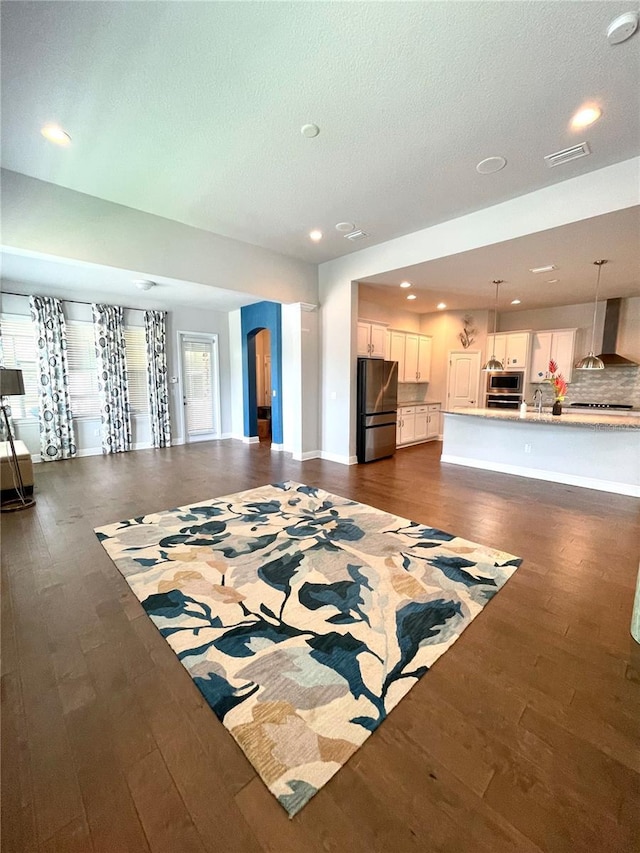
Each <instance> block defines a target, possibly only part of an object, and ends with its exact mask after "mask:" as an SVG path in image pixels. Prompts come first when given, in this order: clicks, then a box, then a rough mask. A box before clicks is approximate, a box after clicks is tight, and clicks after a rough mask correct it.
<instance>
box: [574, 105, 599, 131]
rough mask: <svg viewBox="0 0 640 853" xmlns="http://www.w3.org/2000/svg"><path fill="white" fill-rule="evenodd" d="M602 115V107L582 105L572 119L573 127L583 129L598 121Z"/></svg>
mask: <svg viewBox="0 0 640 853" xmlns="http://www.w3.org/2000/svg"><path fill="white" fill-rule="evenodd" d="M601 115H602V110H601V109H600V107H596V106H590V107H582V109H579V110H578V112H577V113H576V114H575V115H574V116H573V118H572V119H571V127H572V128H573V130H582V128H583V127H589V125H590V124H593V123H594V122H595V121H598V119H599V118H600V116H601Z"/></svg>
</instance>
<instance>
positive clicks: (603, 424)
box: [444, 408, 640, 430]
mask: <svg viewBox="0 0 640 853" xmlns="http://www.w3.org/2000/svg"><path fill="white" fill-rule="evenodd" d="M574 412H575V410H573V411H571V412H567V410H566V409H563V411H562V414H561V415H552V414H551V412H550V411H547V412H545V411H543V412H542V413H541V414H538V412H532V411H531V410H529V411H527V413H526V415H525V417H524V418H521V417H520V412H519V411H518V410H517V409H508V410H504V409H462V408H461V409H456V410H455V411H453V412H444V414H445V415H463V416H465V417H475V418H488V419H491V420H497V421H520V422H521V423H539V424H552V425H553V426H567V427H569V426H573V427H591V428H592V429H593V428H594V427H595V428H596V429H607V428H608V429H611V430H618V429H636V430H640V418H638V417H634V415H603V414H597V415H596V414H587V413H585V412H580V413H574Z"/></svg>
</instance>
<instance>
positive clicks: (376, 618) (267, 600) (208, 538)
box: [96, 482, 521, 816]
mask: <svg viewBox="0 0 640 853" xmlns="http://www.w3.org/2000/svg"><path fill="white" fill-rule="evenodd" d="M96 534H97V536H98V538H99V539H100V541H101V542H102V545H103V546H104V548H105V549H106V550H107V552H108V554H109V556H110V557H111V558H112V559H113V561H114V562H115V564H116V566H117V567H118V569H119V570H120V571H121V572H122V574H123V575H124V577H125V578H126V580H127V582H128V583H129V585H130V587H131V589H132V590H133V592H134V593H135V594H136V596H137V597H138V598H139V599H140V601H141V602H142V606H143V607H144V609H145V610H146V612H147V613H148V614H149V617H150V618H151V619H152V620H153V622H154V623H155V625H156V626H157V628H158V630H159V631H160V633H161V634H162V636H163V637H164V638H165V640H166V641H167V642H168V643H169V645H170V646H171V648H172V649H173V650H174V651H175V653H176V655H177V656H178V658H179V660H180V661H181V663H182V664H183V666H184V667H185V668H186V669H187V670H188V672H189V674H190V675H191V677H192V678H193V680H194V682H195V683H196V685H197V686H198V688H199V690H200V691H201V692H202V694H203V696H204V697H205V699H206V700H207V702H208V703H209V705H210V706H211V708H212V709H213V711H214V712H215V713H216V715H217V716H218V717H219V719H220V720H222V722H223V723H224V725H225V726H226V727H227V729H229V731H230V732H231V734H232V735H233V737H234V738H235V739H236V741H237V742H238V744H239V745H240V747H241V748H242V749H243V751H244V752H245V754H246V755H247V757H248V759H249V760H250V761H251V763H252V764H253V766H254V767H255V769H256V771H257V772H258V773H259V775H260V776H261V778H262V780H263V781H264V783H265V784H266V785H267V787H268V788H269V790H270V791H271V792H272V793H273V795H274V796H275V797H277V799H278V800H279V802H280V803H281V804H282V805H283V806H284V808H285V809H286V810H287V812H288V813H289V815H290V816H293V815H294V814H295V813H296V812H298V811H299V810H300V809H301V808H302V807H303V806H304V805H305V804H306V803H307V802H308V801H309V800H310V799H311V797H312V796H313V795H314V794H315V793H316V791H317V790H318V789H319V788H320V787H321V786H322V785H324V784H325V783H326V782H327V781H328V780H329V779H330V778H331V777H332V776H333V775H334V773H336V772H337V771H338V770H339V769H340V767H341V766H342V765H343V764H344V763H345V762H346V761H347V760H348V759H349V758H350V756H352V755H353V753H354V752H355V751H356V750H357V749H358V748H359V747H360V746H361V745H362V744H363V743H364V741H365V740H366V739H367V738H368V737H369V735H370V734H371V732H373V731H374V729H376V728H377V727H378V726H379V725H380V723H382V721H383V720H384V719H385V717H386V716H387V714H388V713H389V711H390V710H391V709H392V708H393V707H394V706H395V705H397V704H398V702H399V701H400V699H402V697H403V696H404V695H405V694H406V693H407V692H408V691H409V690H410V689H411V687H412V686H413V685H414V684H415V683H416V681H417V680H418V679H419V678H421V677H422V676H423V675H424V674H425V673H426V672H427V670H428V669H429V667H431V666H432V664H433V663H434V661H436V660H437V659H438V658H439V657H440V655H442V654H443V653H444V652H445V651H446V650H447V649H448V648H449V647H450V646H451V644H452V643H454V642H455V640H456V639H457V638H458V637H459V636H460V634H461V633H462V631H463V630H464V629H465V627H466V626H467V625H468V624H469V622H470V621H471V620H472V619H473V618H474V617H475V616H477V615H478V613H479V612H480V611H481V610H482V608H483V607H484V606H485V604H486V603H487V602H488V601H489V600H490V599H491V598H492V596H494V595H495V594H496V592H497V591H498V590H499V589H500V587H501V586H502V585H503V584H504V583H505V582H506V581H507V579H508V578H509V577H510V576H511V575H512V574H513V572H514V571H515V570H516V568H517V567H518V565H519V564H520V562H521V560H520V559H519V558H517V557H514V556H512V555H511V554H505V553H503V552H501V551H495V550H493V549H490V548H485V547H483V546H481V545H477V544H475V543H473V542H468V541H466V540H464V539H459V538H458V537H456V536H452V535H451V534H449V533H444V532H443V531H441V530H435V529H433V528H431V527H428V526H426V525H424V524H417V523H416V522H413V521H408V520H407V519H404V518H399V517H397V516H394V515H390V514H388V513H385V512H381V511H380V510H377V509H374V508H373V507H370V506H365V505H364V504H361V503H356V502H355V501H351V500H347V499H346V498H341V497H338V496H336V495H332V494H329V492H325V491H323V490H322V489H317V488H313V487H311V486H304V485H301V484H299V483H293V482H287V483H276V484H273V485H268V486H262V487H260V488H257V489H252V490H251V491H246V492H241V493H239V494H235V495H228V496H227V497H222V498H216V499H215V500H208V501H202V502H199V503H195V504H193V505H192V506H185V507H179V508H177V509H171V510H167V511H165V512H159V513H154V514H152V515H145V516H141V517H139V518H133V519H130V520H129V521H122V522H119V523H117V524H110V525H107V526H106V527H100V528H96Z"/></svg>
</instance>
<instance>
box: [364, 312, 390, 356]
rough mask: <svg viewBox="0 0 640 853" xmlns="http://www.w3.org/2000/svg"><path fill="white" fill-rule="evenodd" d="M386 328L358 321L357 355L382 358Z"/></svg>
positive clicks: (377, 324) (378, 324)
mask: <svg viewBox="0 0 640 853" xmlns="http://www.w3.org/2000/svg"><path fill="white" fill-rule="evenodd" d="M386 338H387V327H386V326H383V325H382V324H380V323H369V322H368V321H366V320H358V355H359V356H364V357H366V358H384V356H385V342H386Z"/></svg>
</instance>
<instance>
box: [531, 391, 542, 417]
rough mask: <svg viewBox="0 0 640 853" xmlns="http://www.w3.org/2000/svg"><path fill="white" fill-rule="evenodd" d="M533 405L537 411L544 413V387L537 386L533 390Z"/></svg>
mask: <svg viewBox="0 0 640 853" xmlns="http://www.w3.org/2000/svg"><path fill="white" fill-rule="evenodd" d="M533 406H534V408H535V410H536V412H537V413H538V414H539V415H541V414H542V388H536V390H535V391H534V392H533Z"/></svg>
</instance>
